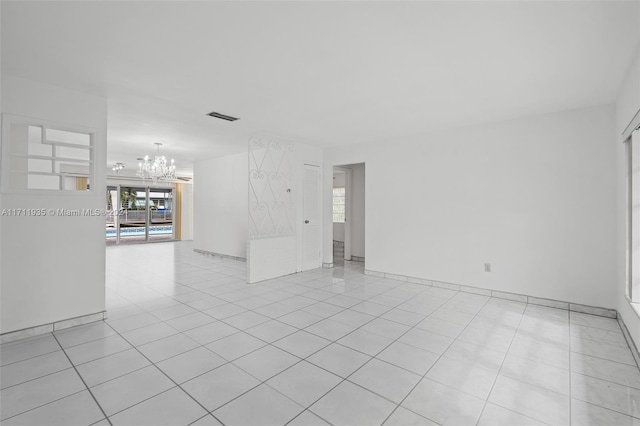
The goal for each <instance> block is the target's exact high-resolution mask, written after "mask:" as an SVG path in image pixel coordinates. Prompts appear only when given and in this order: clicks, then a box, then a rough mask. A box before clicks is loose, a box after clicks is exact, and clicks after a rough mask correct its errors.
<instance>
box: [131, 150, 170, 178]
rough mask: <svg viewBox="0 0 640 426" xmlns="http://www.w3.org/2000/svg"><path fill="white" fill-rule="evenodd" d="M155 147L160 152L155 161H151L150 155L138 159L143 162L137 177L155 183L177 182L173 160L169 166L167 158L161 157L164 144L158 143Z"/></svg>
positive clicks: (139, 164)
mask: <svg viewBox="0 0 640 426" xmlns="http://www.w3.org/2000/svg"><path fill="white" fill-rule="evenodd" d="M155 145H156V147H157V149H158V150H157V152H156V156H155V158H154V159H153V161H151V159H150V158H149V156H148V155H145V156H144V158H138V160H142V161H141V162H140V163H138V171H137V172H136V176H138V177H141V178H142V179H152V180H153V183H158V181H159V180H175V179H176V166H175V165H174V164H173V159H171V163H170V164H167V159H166V157H165V156H164V155H160V147H161V146H162V144H161V143H159V142H156V143H155Z"/></svg>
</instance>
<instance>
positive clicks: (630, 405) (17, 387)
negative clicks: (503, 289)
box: [0, 242, 640, 426]
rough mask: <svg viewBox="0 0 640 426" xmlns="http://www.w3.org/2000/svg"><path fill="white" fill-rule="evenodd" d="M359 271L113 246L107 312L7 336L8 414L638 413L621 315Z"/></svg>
mask: <svg viewBox="0 0 640 426" xmlns="http://www.w3.org/2000/svg"><path fill="white" fill-rule="evenodd" d="M362 268H363V263H361V262H360V263H358V262H345V264H344V266H340V267H337V268H335V269H333V270H328V269H319V270H314V271H310V272H306V273H303V274H296V275H291V276H287V277H283V278H280V279H276V280H272V281H268V282H264V283H260V284H254V285H247V284H246V283H245V276H246V264H245V263H243V262H238V261H233V260H228V259H221V258H219V257H212V256H206V255H202V254H198V253H194V252H193V250H192V245H191V244H190V243H185V242H181V243H158V244H147V245H136V246H121V247H109V248H108V249H107V280H108V290H107V303H108V314H109V319H108V320H107V321H104V322H98V323H93V324H90V325H86V326H81V327H76V328H73V329H68V330H64V331H61V332H56V333H55V335H53V334H48V335H44V336H41V337H37V338H31V339H28V340H23V341H18V342H13V343H9V344H4V345H2V346H1V349H0V350H1V352H0V360H1V363H2V367H1V376H0V383H1V386H2V390H1V394H0V398H1V399H0V401H1V404H2V405H1V411H0V416H1V418H2V424H3V425H27V424H39V425H54V424H60V425H75V424H78V425H91V424H98V425H107V424H113V425H120V424H122V425H189V424H194V425H217V424H225V425H284V424H289V425H323V424H333V425H381V424H385V425H434V424H442V425H448V424H455V425H510V426H512V425H539V424H551V425H570V424H571V425H639V424H640V372H639V370H638V367H637V366H636V365H635V362H634V359H633V357H632V355H631V352H630V350H629V348H628V346H627V345H626V342H625V340H624V338H623V336H622V334H621V333H620V329H619V326H618V324H617V322H616V321H614V320H611V319H607V318H602V317H597V316H591V315H584V314H576V313H569V312H567V311H562V310H557V309H550V308H544V307H540V306H535V305H527V304H523V303H517V302H512V301H507V300H502V299H496V298H489V297H485V296H479V295H474V294H469V293H461V292H456V291H451V290H448V289H443V288H437V287H430V286H423V285H416V284H410V283H406V282H399V281H394V280H388V279H382V278H378V277H372V276H365V275H363V273H362V272H363V271H362Z"/></svg>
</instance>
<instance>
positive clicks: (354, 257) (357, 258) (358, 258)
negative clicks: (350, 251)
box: [351, 256, 364, 262]
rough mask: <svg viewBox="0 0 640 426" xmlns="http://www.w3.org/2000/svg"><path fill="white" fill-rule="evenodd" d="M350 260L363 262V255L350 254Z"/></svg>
mask: <svg viewBox="0 0 640 426" xmlns="http://www.w3.org/2000/svg"><path fill="white" fill-rule="evenodd" d="M351 261H352V262H364V257H360V256H351Z"/></svg>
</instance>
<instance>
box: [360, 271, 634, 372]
mask: <svg viewBox="0 0 640 426" xmlns="http://www.w3.org/2000/svg"><path fill="white" fill-rule="evenodd" d="M364 274H365V275H371V276H374V277H379V278H387V279H390V280H396V281H401V282H408V283H412V284H421V285H426V286H433V287H440V288H446V289H449V290H454V291H462V292H464V293H472V294H481V295H484V296H489V297H496V298H500V299H506V300H513V301H516V302H522V303H530V304H532V305H539V306H545V307H549V308H556V309H564V310H566V311H570V312H579V313H582V314H589V315H597V316H601V317H606V318H613V319H617V320H618V324H619V325H620V329H621V330H622V334H623V335H624V338H625V340H626V341H627V344H628V345H629V348H630V349H631V353H632V354H633V357H634V359H635V361H636V364H638V367H640V353H639V352H638V346H636V342H635V341H634V340H633V337H631V333H629V330H628V329H627V326H626V325H625V323H624V321H623V320H622V316H621V315H618V311H617V310H615V309H609V308H601V307H598V306H588V305H581V304H578V303H572V302H566V301H562V300H554V299H545V298H541V297H533V296H529V295H526V294H518V293H508V292H504V291H497V290H491V289H484V288H478V287H471V286H466V285H461V284H452V283H445V282H442V281H432V280H427V279H424V278H416V277H410V276H407V275H399V274H389V273H386V272H380V271H372V270H370V269H365V270H364Z"/></svg>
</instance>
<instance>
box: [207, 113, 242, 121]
mask: <svg viewBox="0 0 640 426" xmlns="http://www.w3.org/2000/svg"><path fill="white" fill-rule="evenodd" d="M207 115H209V116H211V117H215V118H219V119H221V120H227V121H236V120H237V119H238V117H231V116H230V115H224V114H220V113H219V112H215V111H212V112H210V113H209V114H207Z"/></svg>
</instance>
